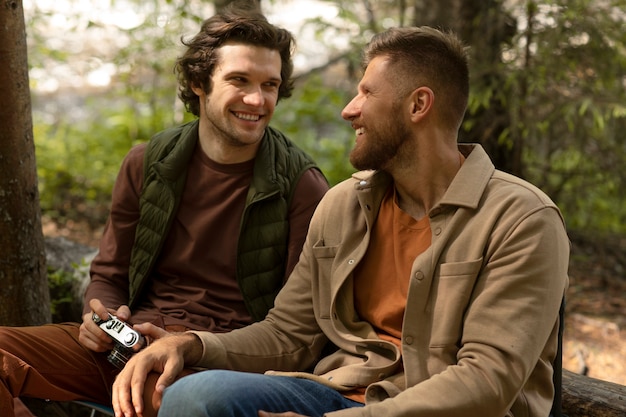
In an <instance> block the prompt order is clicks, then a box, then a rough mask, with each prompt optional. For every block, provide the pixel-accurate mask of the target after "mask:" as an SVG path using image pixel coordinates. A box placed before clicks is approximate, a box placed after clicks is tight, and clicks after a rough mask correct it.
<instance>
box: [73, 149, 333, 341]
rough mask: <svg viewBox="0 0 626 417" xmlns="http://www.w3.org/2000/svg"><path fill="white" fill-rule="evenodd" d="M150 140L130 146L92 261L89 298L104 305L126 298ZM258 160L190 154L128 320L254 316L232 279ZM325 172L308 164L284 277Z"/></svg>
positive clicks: (218, 328)
mask: <svg viewBox="0 0 626 417" xmlns="http://www.w3.org/2000/svg"><path fill="white" fill-rule="evenodd" d="M144 152H145V144H141V145H138V146H136V147H134V148H133V149H131V151H130V152H129V154H128V155H127V157H126V158H125V159H124V161H123V163H122V167H121V169H120V173H119V175H118V178H117V181H116V183H115V187H114V189H113V195H112V202H111V213H110V217H109V220H108V221H107V224H106V226H105V229H104V232H103V236H102V239H101V242H100V251H99V253H98V255H97V256H96V258H95V259H94V260H93V262H92V264H91V275H92V280H91V283H90V285H89V287H88V288H87V291H86V293H85V310H86V311H88V310H89V307H88V301H89V300H90V299H92V298H97V299H99V300H101V301H102V302H103V303H104V304H105V305H106V306H107V307H111V308H117V307H118V306H120V305H123V304H127V303H128V265H129V262H130V253H131V248H132V245H133V242H134V236H135V227H136V225H137V222H138V219H139V195H140V193H141V189H142V185H143V157H144ZM253 166H254V160H251V161H248V162H243V163H238V164H229V165H223V164H218V163H216V162H214V161H212V160H210V159H209V158H208V157H207V156H206V155H205V154H204V153H203V152H202V151H201V150H200V148H199V147H197V148H196V152H195V154H194V156H193V157H192V159H191V161H190V166H189V172H188V176H187V182H186V185H185V190H184V193H183V196H182V200H181V203H180V207H179V210H178V212H177V214H176V218H175V220H174V223H173V225H172V228H171V229H170V231H169V234H168V236H167V239H166V241H165V244H164V247H163V250H162V252H161V255H160V257H159V260H158V261H157V264H156V266H155V269H154V271H153V273H152V275H151V278H150V281H149V284H148V285H147V286H146V288H145V290H144V295H143V296H142V297H141V301H140V304H139V305H138V306H137V307H135V309H134V310H133V311H132V317H131V320H130V321H131V322H132V323H141V322H152V323H154V324H157V325H159V326H162V327H164V326H184V327H186V328H191V329H197V330H201V329H204V330H209V331H213V332H224V331H229V330H232V329H235V328H239V327H243V326H245V325H247V324H249V323H250V322H251V318H250V315H249V313H248V312H247V310H246V307H245V305H244V302H243V297H242V295H241V293H240V290H239V287H238V285H237V282H236V279H235V269H236V249H237V238H238V236H239V228H240V222H241V216H242V213H243V209H244V205H245V199H246V193H247V191H248V187H249V184H250V181H251V179H252V173H253ZM327 189H328V185H327V183H326V180H325V179H324V177H323V176H322V175H321V174H320V173H319V172H318V171H317V170H315V169H310V170H308V171H307V172H306V173H305V174H304V175H303V176H302V178H301V179H300V181H299V182H298V184H297V186H296V189H295V194H294V197H293V200H292V202H291V206H290V208H289V225H290V227H289V230H290V233H289V249H288V259H287V265H286V269H285V271H286V272H285V278H287V276H288V275H289V274H290V273H291V270H292V269H293V267H294V266H295V264H296V263H297V261H298V257H299V256H300V251H301V249H302V245H303V243H304V239H305V237H306V232H307V230H308V225H309V221H310V219H311V216H312V214H313V211H314V210H315V207H316V206H317V203H318V202H319V200H320V199H321V197H322V196H323V195H324V193H325V192H326V191H327Z"/></svg>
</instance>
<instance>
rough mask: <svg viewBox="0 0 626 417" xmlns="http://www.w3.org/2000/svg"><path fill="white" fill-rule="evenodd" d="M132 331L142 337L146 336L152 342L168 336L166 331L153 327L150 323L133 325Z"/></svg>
mask: <svg viewBox="0 0 626 417" xmlns="http://www.w3.org/2000/svg"><path fill="white" fill-rule="evenodd" d="M133 329H135V330H137V331H138V332H139V333H141V334H142V335H144V336H148V337H149V338H151V339H152V340H157V339H160V338H162V337H164V336H167V335H169V333H168V332H167V330H165V329H162V328H160V327H158V326H155V325H154V324H152V323H141V324H135V325H134V326H133Z"/></svg>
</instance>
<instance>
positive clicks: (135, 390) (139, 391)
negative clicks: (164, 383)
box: [130, 368, 148, 416]
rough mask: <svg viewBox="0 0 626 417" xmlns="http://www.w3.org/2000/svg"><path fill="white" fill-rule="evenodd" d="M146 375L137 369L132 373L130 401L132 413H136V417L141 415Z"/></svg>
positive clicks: (146, 372) (145, 372) (146, 373)
mask: <svg viewBox="0 0 626 417" xmlns="http://www.w3.org/2000/svg"><path fill="white" fill-rule="evenodd" d="M147 375H148V371H144V370H142V369H141V368H139V369H138V370H137V371H135V372H134V373H133V377H132V381H131V387H130V392H131V399H132V402H133V407H134V411H135V413H137V415H138V416H141V415H142V414H143V391H144V388H145V386H146V376H147Z"/></svg>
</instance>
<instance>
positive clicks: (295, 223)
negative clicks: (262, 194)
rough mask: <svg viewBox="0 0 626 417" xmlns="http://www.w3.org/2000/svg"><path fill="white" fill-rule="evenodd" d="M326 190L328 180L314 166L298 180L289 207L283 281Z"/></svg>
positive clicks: (300, 248) (291, 266)
mask: <svg viewBox="0 0 626 417" xmlns="http://www.w3.org/2000/svg"><path fill="white" fill-rule="evenodd" d="M326 191H328V182H327V181H326V178H325V177H324V175H322V173H321V172H320V171H319V170H317V169H315V168H311V169H309V170H307V171H306V172H304V173H303V174H302V176H301V177H300V180H299V181H298V185H297V186H296V189H295V190H294V194H293V198H292V200H291V206H290V207H289V249H288V255H287V265H286V268H285V281H286V280H287V278H288V277H289V275H291V271H293V268H294V267H295V266H296V264H297V263H298V259H299V258H300V252H301V251H302V245H304V240H305V239H306V234H307V232H308V230H309V222H310V221H311V217H312V216H313V212H315V209H316V208H317V204H318V203H319V202H320V200H321V199H322V197H323V196H324V194H326Z"/></svg>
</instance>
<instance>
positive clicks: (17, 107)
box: [0, 0, 50, 326]
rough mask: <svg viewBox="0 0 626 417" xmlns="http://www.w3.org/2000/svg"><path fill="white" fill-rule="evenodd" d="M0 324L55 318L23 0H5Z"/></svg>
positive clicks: (0, 47)
mask: <svg viewBox="0 0 626 417" xmlns="http://www.w3.org/2000/svg"><path fill="white" fill-rule="evenodd" d="M0 39H2V41H1V42H0V63H1V64H0V109H1V111H0V324H1V325H10V326H23V325H33V324H41V323H45V322H49V321H50V295H49V290H48V280H47V273H46V258H45V248H44V239H43V233H42V229H41V214H40V208H39V191H38V188H37V165H36V162H35V145H34V140H33V126H32V114H31V102H30V88H29V81H28V59H27V47H26V30H25V24H24V9H23V7H22V1H21V0H0Z"/></svg>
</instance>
